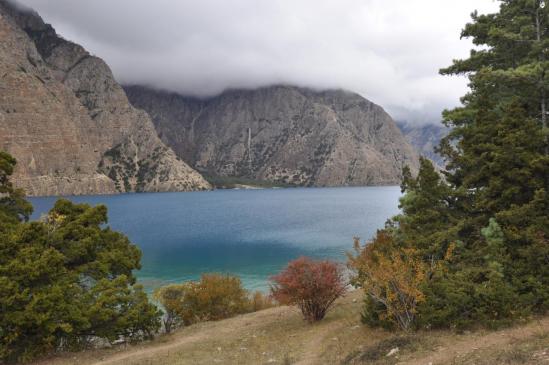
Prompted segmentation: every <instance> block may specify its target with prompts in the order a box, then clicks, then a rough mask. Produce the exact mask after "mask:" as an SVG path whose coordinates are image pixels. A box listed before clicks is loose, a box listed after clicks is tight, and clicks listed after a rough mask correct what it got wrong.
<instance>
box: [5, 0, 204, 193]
mask: <svg viewBox="0 0 549 365" xmlns="http://www.w3.org/2000/svg"><path fill="white" fill-rule="evenodd" d="M0 33H1V34H2V39H3V42H2V44H1V45H0V74H2V75H3V76H2V85H0V87H2V89H3V90H2V95H1V96H0V132H1V133H0V148H2V149H4V150H7V152H9V153H11V154H12V155H14V157H16V159H17V160H18V164H17V167H16V170H15V174H14V176H13V181H14V183H15V185H16V186H18V187H21V188H23V189H24V190H25V191H26V192H27V193H28V194H29V195H73V194H75V195H78V194H110V193H117V192H131V191H188V190H204V189H209V188H210V185H209V184H208V183H207V182H206V181H205V180H204V179H203V178H202V176H200V175H199V174H198V173H197V172H196V171H194V170H193V169H191V168H190V167H189V166H188V165H187V164H185V163H184V162H183V161H181V160H180V159H178V158H177V156H176V155H175V154H174V152H173V151H172V150H171V149H170V148H168V147H167V146H165V145H164V144H163V143H162V142H161V141H160V139H159V138H158V136H157V135H156V132H155V129H154V126H153V125H152V123H151V121H150V118H149V117H148V115H147V114H146V113H145V112H143V111H140V110H137V109H135V108H133V107H132V106H131V105H130V104H129V102H128V100H127V98H126V95H125V93H124V91H123V90H122V88H121V87H120V85H119V84H118V83H117V82H116V80H115V79H114V76H113V75H112V72H111V70H110V68H109V67H108V65H107V64H106V63H105V62H104V61H103V60H102V59H100V58H98V57H96V56H93V55H91V54H89V53H88V52H87V51H86V50H85V49H84V48H83V47H81V46H80V45H78V44H75V43H73V42H70V41H67V40H65V39H63V38H62V37H60V36H59V35H58V34H57V33H56V31H55V29H54V28H53V27H52V26H51V25H49V24H46V23H45V22H44V21H43V20H42V18H41V17H40V16H39V15H38V14H37V13H36V12H35V11H33V10H29V9H22V8H20V7H19V6H18V5H14V3H12V2H11V1H7V0H0Z"/></svg>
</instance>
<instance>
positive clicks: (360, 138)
mask: <svg viewBox="0 0 549 365" xmlns="http://www.w3.org/2000/svg"><path fill="white" fill-rule="evenodd" d="M125 90H126V93H127V95H128V98H129V99H130V101H131V102H132V104H133V105H134V106H136V107H138V108H141V109H144V110H145V111H147V112H148V113H149V114H150V115H151V117H152V119H153V122H154V124H155V126H156V130H157V131H158V133H159V135H160V137H161V138H162V139H163V140H164V141H165V142H166V144H168V145H169V146H171V147H172V148H173V149H174V150H175V151H176V153H177V154H178V155H179V156H180V157H181V158H183V159H184V160H185V161H188V162H189V163H190V164H191V165H192V166H193V167H195V168H196V169H198V170H199V171H202V172H206V173H208V174H214V175H221V176H239V177H248V178H254V179H260V180H268V181H274V182H280V183H286V184H295V185H300V186H346V185H351V186H353V185H355V186H357V185H383V184H397V183H399V181H400V176H401V169H402V167H403V166H404V165H410V166H411V167H412V169H414V170H415V169H416V168H417V166H418V157H417V154H416V153H415V151H414V150H413V148H412V147H411V146H410V144H409V143H408V142H407V141H406V140H405V139H404V137H403V136H402V134H401V133H400V131H399V129H398V128H397V127H396V125H395V123H394V122H393V120H392V119H391V117H390V116H389V115H388V114H387V113H386V112H385V111H384V110H383V109H382V108H381V107H380V106H378V105H375V104H374V103H371V102H370V101H368V100H366V99H364V98H362V97H361V96H359V95H357V94H354V93H351V92H346V91H341V90H330V91H323V92H315V91H312V90H309V89H303V88H298V87H293V86H272V87H266V88H260V89H256V90H230V91H226V92H224V93H222V94H221V95H219V96H216V97H213V98H210V99H207V100H198V99H194V98H188V97H184V96H180V95H177V94H173V93H165V92H159V91H154V90H151V89H147V88H145V87H140V86H133V87H126V88H125Z"/></svg>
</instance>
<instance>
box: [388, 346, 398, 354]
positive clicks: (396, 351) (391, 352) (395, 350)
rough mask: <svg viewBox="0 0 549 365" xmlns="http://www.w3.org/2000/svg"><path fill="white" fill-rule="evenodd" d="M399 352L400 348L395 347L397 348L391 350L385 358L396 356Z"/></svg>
mask: <svg viewBox="0 0 549 365" xmlns="http://www.w3.org/2000/svg"><path fill="white" fill-rule="evenodd" d="M398 351H399V349H398V347H395V348H393V349H391V351H389V352H388V353H387V355H385V356H393V355H396V354H397V353H398Z"/></svg>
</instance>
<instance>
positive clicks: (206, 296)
mask: <svg viewBox="0 0 549 365" xmlns="http://www.w3.org/2000/svg"><path fill="white" fill-rule="evenodd" d="M154 298H155V299H156V300H157V301H158V302H160V304H162V306H163V307H164V328H165V330H166V332H170V331H171V330H172V329H173V328H176V327H178V326H179V325H181V324H184V325H190V324H192V323H196V322H202V321H215V320H219V319H224V318H229V317H233V316H235V315H238V314H242V313H248V312H255V311H258V310H262V309H266V308H270V307H273V306H275V305H276V304H275V303H274V301H273V299H272V298H270V297H268V296H266V295H264V294H263V293H261V292H255V293H252V294H250V293H249V292H248V291H247V290H245V289H244V288H243V287H242V283H241V281H240V279H239V278H238V277H236V276H230V275H221V274H204V275H202V277H201V278H200V281H189V282H186V283H183V284H172V285H167V286H164V287H162V288H159V289H157V290H156V291H155V293H154Z"/></svg>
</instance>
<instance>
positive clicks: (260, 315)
mask: <svg viewBox="0 0 549 365" xmlns="http://www.w3.org/2000/svg"><path fill="white" fill-rule="evenodd" d="M361 298H362V293H361V292H360V291H355V292H352V293H350V294H348V295H347V296H346V297H345V298H343V299H342V300H340V301H339V302H338V303H337V305H336V307H335V309H334V310H333V311H332V312H331V313H329V314H328V316H327V317H326V319H325V320H323V321H321V322H319V323H317V324H314V325H309V324H307V323H306V322H304V321H303V320H302V319H301V315H300V313H299V312H298V311H297V309H295V308H290V307H278V308H272V309H267V310H264V311H260V312H256V313H251V314H246V315H242V316H238V317H236V318H231V319H227V320H223V321H219V322H208V323H201V324H197V325H193V326H190V327H187V328H183V329H181V330H179V331H176V332H175V333H173V334H171V335H166V336H162V337H160V338H158V339H157V340H155V341H153V342H150V343H147V344H142V345H139V346H126V347H124V346H120V347H114V348H111V349H105V350H96V351H88V352H84V353H77V354H66V355H63V356H62V357H56V358H51V359H48V360H43V361H41V362H37V363H36V364H37V365H69V364H71V365H72V364H79V365H91V364H94V365H153V364H154V365H175V364H418V365H419V364H423V365H426V364H429V363H432V364H433V365H435V364H454V365H473V364H475V365H488V364H532V365H533V364H546V363H549V318H541V319H538V320H534V321H531V322H529V323H526V324H523V325H520V326H517V327H514V328H509V329H505V330H501V331H496V332H488V331H478V332H473V333H470V332H465V333H462V334H457V333H452V332H449V331H423V332H419V333H414V334H410V335H404V334H395V333H391V332H388V331H383V330H379V329H371V328H368V327H366V326H364V325H362V324H361V323H360V315H359V314H360V309H361ZM396 347H398V348H399V351H398V352H397V353H396V354H395V355H393V356H387V354H388V353H389V352H390V351H391V350H392V349H394V348H396Z"/></svg>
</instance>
